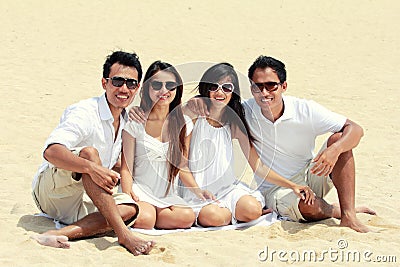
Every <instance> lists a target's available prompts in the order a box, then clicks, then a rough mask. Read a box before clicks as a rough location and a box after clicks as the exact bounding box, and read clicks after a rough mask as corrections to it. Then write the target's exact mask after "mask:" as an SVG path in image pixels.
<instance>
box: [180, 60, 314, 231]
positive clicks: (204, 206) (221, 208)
mask: <svg viewBox="0 0 400 267" xmlns="http://www.w3.org/2000/svg"><path fill="white" fill-rule="evenodd" d="M198 89H199V93H200V96H202V97H204V101H205V102H206V104H207V107H208V110H209V114H210V115H209V116H207V117H198V118H196V119H194V120H193V121H194V127H193V131H192V133H191V134H190V135H189V138H191V141H190V153H189V168H190V171H191V172H192V173H193V176H194V178H195V182H192V184H194V187H196V188H197V187H199V188H200V189H202V190H208V191H210V192H211V193H212V194H213V195H214V196H215V197H216V201H204V200H203V201H200V200H199V198H198V197H197V196H196V195H194V194H193V193H192V192H191V191H190V190H188V189H186V190H183V198H184V199H185V200H186V201H187V202H189V203H190V204H191V205H192V207H193V208H194V210H195V212H196V215H197V223H198V224H199V225H202V226H205V227H207V226H222V225H227V224H229V223H232V224H235V223H237V222H238V221H240V222H248V221H251V220H254V219H257V218H258V217H260V216H261V215H262V209H263V207H264V205H265V201H264V197H263V196H262V194H261V193H260V192H259V191H258V190H252V189H250V188H249V187H248V186H247V185H245V184H244V183H241V182H240V181H239V180H238V179H237V177H236V176H235V173H234V171H233V166H234V165H233V164H234V161H233V146H232V139H237V140H238V141H239V144H240V147H241V149H242V151H243V153H244V154H245V156H246V158H247V159H248V162H249V164H250V167H251V168H252V170H253V171H254V172H256V173H257V174H258V175H259V176H260V177H265V179H266V180H268V181H269V182H271V183H275V184H277V185H280V186H284V187H288V188H292V189H293V191H294V192H295V193H296V194H297V195H298V196H300V197H301V198H303V199H305V200H306V201H313V198H314V194H313V192H312V191H311V189H310V188H309V187H307V186H300V185H297V184H294V183H292V182H290V181H289V180H287V179H284V178H283V177H281V176H279V175H278V174H276V173H275V172H273V171H272V170H270V169H269V168H268V167H267V166H265V165H263V164H262V163H261V160H260V158H259V156H258V154H257V152H256V150H255V148H254V147H253V145H252V142H253V141H256V140H254V138H253V136H252V135H251V134H250V132H249V128H248V125H247V123H246V120H245V117H244V109H243V107H242V104H241V100H240V89H239V82H238V77H237V74H236V72H235V70H234V69H233V67H232V66H231V65H230V64H228V63H220V64H216V65H214V66H212V67H211V68H209V69H208V70H207V71H206V72H205V73H204V75H203V77H202V78H201V80H200V83H199V86H198ZM303 192H304V195H303V194H302V193H303Z"/></svg>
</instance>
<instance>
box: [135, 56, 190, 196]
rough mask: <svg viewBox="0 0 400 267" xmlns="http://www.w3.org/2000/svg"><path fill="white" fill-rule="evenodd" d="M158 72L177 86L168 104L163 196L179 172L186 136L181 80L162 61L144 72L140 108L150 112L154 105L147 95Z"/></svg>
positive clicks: (175, 71) (170, 67)
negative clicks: (166, 181)
mask: <svg viewBox="0 0 400 267" xmlns="http://www.w3.org/2000/svg"><path fill="white" fill-rule="evenodd" d="M159 71H165V72H169V73H171V74H173V75H174V76H175V79H176V83H177V84H178V86H177V88H176V89H175V90H176V95H175V98H174V100H173V101H172V102H171V103H170V104H169V114H168V128H167V130H168V137H169V146H168V156H167V158H168V160H169V168H168V187H167V189H166V191H165V195H167V194H168V192H169V190H170V188H171V184H173V182H174V180H175V177H176V176H177V174H178V172H179V166H180V163H181V161H182V151H183V150H184V149H185V142H184V140H185V136H186V126H185V119H184V117H183V112H182V109H181V103H182V94H183V83H182V78H181V76H180V75H179V73H178V71H177V70H176V69H175V68H174V67H173V66H172V65H171V64H169V63H166V62H162V61H159V60H158V61H155V62H153V63H152V64H151V65H150V66H149V68H148V69H147V71H146V74H145V76H144V83H143V86H142V89H141V91H140V95H141V101H140V107H141V108H142V109H143V111H144V112H147V111H150V110H151V109H152V108H153V106H154V104H155V103H153V101H152V100H151V98H150V95H149V89H150V81H151V78H152V77H153V75H155V74H156V73H157V72H159Z"/></svg>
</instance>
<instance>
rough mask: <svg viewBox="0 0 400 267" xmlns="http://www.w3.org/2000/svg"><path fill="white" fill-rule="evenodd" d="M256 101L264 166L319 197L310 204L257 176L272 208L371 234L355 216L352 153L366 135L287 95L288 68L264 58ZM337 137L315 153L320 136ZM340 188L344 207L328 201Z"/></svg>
mask: <svg viewBox="0 0 400 267" xmlns="http://www.w3.org/2000/svg"><path fill="white" fill-rule="evenodd" d="M248 77H249V79H250V82H251V92H252V94H253V97H254V98H252V99H250V100H247V101H245V102H244V106H245V111H246V119H247V122H248V124H249V126H250V129H251V132H252V134H253V135H254V137H255V138H256V140H257V141H256V142H254V145H255V147H256V150H257V152H258V153H259V155H260V157H261V159H262V161H263V163H264V164H265V165H267V166H270V167H271V169H272V170H274V171H276V172H277V173H279V174H280V175H282V176H283V177H285V178H287V179H290V180H292V181H293V182H295V183H298V184H307V185H309V186H310V187H311V189H312V190H313V191H314V192H315V194H316V196H317V198H316V200H315V201H314V204H312V205H308V204H305V203H304V202H303V201H302V200H300V199H299V198H298V197H297V196H296V195H295V194H293V192H291V190H290V189H289V190H288V189H286V188H281V187H279V186H275V185H272V184H269V183H268V182H266V181H265V180H264V179H262V178H260V177H255V179H256V181H257V183H258V186H259V189H260V190H261V191H262V192H264V194H265V198H266V203H267V207H269V208H272V209H273V210H275V211H276V212H277V213H279V214H280V215H281V216H283V217H286V218H288V219H291V220H293V221H316V220H322V219H326V218H331V217H334V218H340V219H341V222H340V225H341V226H347V227H350V228H352V229H354V230H356V231H358V232H368V231H369V229H368V227H366V226H365V225H363V224H362V223H361V222H360V221H359V220H358V219H357V217H356V213H357V212H365V213H369V214H375V212H374V211H372V210H370V209H368V208H366V207H359V208H356V207H355V205H354V199H355V164H354V158H353V153H352V149H353V148H354V147H356V146H357V145H358V143H359V141H360V139H361V137H362V136H363V129H362V128H361V127H360V126H359V125H358V124H356V123H355V122H353V121H351V120H349V119H347V118H346V117H344V116H342V115H339V114H337V113H334V112H332V111H329V110H328V109H326V108H324V107H323V106H321V105H319V104H317V103H315V102H313V101H309V100H304V99H299V98H295V97H290V96H283V93H284V92H285V91H286V89H287V82H286V69H285V65H284V64H283V63H282V62H281V61H279V60H276V59H274V58H271V57H266V56H260V57H258V58H257V59H256V60H255V62H254V63H253V64H252V65H251V67H250V68H249V72H248ZM329 132H331V133H333V134H332V135H331V136H330V137H329V138H328V140H327V141H326V142H325V144H324V145H323V147H322V148H321V150H320V151H319V153H318V154H317V155H316V156H315V155H314V154H313V151H314V148H315V140H316V138H317V136H319V135H323V134H326V133H329ZM333 186H335V187H336V189H337V192H338V198H339V206H338V205H330V204H328V203H327V202H326V201H325V200H323V197H324V196H325V195H326V194H327V193H328V191H329V190H330V189H331V188H332V187H333Z"/></svg>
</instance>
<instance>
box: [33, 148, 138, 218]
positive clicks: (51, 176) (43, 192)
mask: <svg viewBox="0 0 400 267" xmlns="http://www.w3.org/2000/svg"><path fill="white" fill-rule="evenodd" d="M81 149H82V148H76V149H73V150H71V152H73V153H74V154H75V155H79V153H80V150H81ZM77 177H79V175H77V174H76V173H73V172H71V171H67V170H63V169H59V168H57V167H49V168H47V169H46V170H44V171H43V172H42V173H41V174H40V175H39V177H38V180H37V183H36V185H35V187H34V190H33V192H32V195H33V199H34V201H35V203H36V205H37V207H38V208H39V209H40V210H41V211H42V212H44V213H46V214H47V215H49V216H50V217H52V218H54V219H56V220H59V221H60V222H62V223H64V224H72V223H74V222H76V221H78V220H80V219H82V218H83V217H85V216H87V215H89V214H91V213H94V212H97V211H98V210H97V208H96V206H95V205H94V204H93V202H92V200H91V199H90V198H89V196H88V195H87V194H86V192H85V189H84V187H83V184H82V179H79V180H78V179H77ZM117 190H118V187H115V188H114V194H113V198H114V200H115V204H116V205H120V204H131V205H134V206H135V207H136V209H137V211H139V208H138V206H137V204H136V203H135V201H134V200H133V199H132V198H131V197H130V196H129V195H128V194H125V193H117ZM138 213H139V212H137V213H136V216H135V217H134V218H132V219H130V220H129V222H125V223H126V224H127V225H128V226H130V225H132V224H133V223H134V220H135V219H136V218H137V215H138Z"/></svg>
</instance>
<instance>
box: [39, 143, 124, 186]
mask: <svg viewBox="0 0 400 267" xmlns="http://www.w3.org/2000/svg"><path fill="white" fill-rule="evenodd" d="M43 156H44V158H45V159H46V160H47V161H48V162H50V163H51V164H53V165H54V166H57V167H58V168H61V169H64V170H69V171H72V172H76V173H87V174H88V175H89V176H90V177H91V178H92V180H93V181H94V182H95V183H96V184H97V185H98V186H100V187H101V188H103V189H104V190H105V191H107V192H108V193H110V194H112V190H113V188H114V186H115V185H116V184H117V182H118V180H119V178H120V176H119V174H118V173H117V172H114V171H112V170H109V169H108V168H105V167H103V166H101V164H99V163H96V162H93V161H90V160H87V159H84V158H82V157H79V156H77V155H74V154H73V153H72V152H71V151H70V150H69V149H68V148H66V147H65V146H64V145H61V144H51V145H49V146H48V147H47V148H46V150H45V151H44V153H43Z"/></svg>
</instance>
